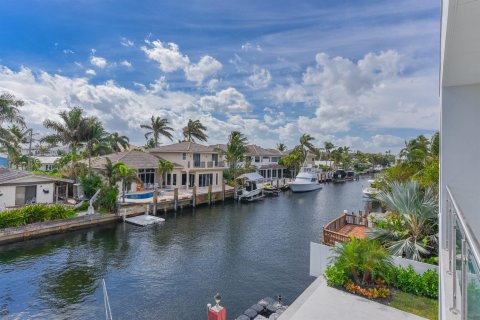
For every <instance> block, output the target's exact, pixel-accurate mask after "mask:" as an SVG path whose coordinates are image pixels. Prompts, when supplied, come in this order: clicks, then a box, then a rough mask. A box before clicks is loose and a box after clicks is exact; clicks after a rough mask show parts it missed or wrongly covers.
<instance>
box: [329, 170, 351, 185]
mask: <svg viewBox="0 0 480 320" xmlns="http://www.w3.org/2000/svg"><path fill="white" fill-rule="evenodd" d="M346 177H347V172H346V171H345V170H343V169H337V170H335V172H334V173H333V175H332V181H333V182H345V178H346Z"/></svg>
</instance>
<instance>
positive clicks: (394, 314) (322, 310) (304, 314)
mask: <svg viewBox="0 0 480 320" xmlns="http://www.w3.org/2000/svg"><path fill="white" fill-rule="evenodd" d="M278 319H279V320H318V319H334V320H352V319H355V320H385V319H389V320H397V319H398V320H422V319H424V318H422V317H419V316H416V315H414V314H411V313H408V312H404V311H401V310H398V309H395V308H392V307H389V306H386V305H383V304H381V303H378V302H374V301H371V300H368V299H365V298H362V297H359V296H355V295H353V294H349V293H347V292H343V291H341V290H337V289H334V288H331V287H329V286H327V284H326V283H325V280H324V279H323V277H319V278H318V279H317V280H315V281H314V282H313V283H312V284H311V285H310V286H309V287H308V288H307V289H306V290H305V291H304V292H303V293H302V294H301V295H300V296H299V297H298V298H297V300H295V302H294V303H293V304H292V305H290V307H289V308H288V309H287V310H286V311H285V312H284V313H283V314H282V315H281V316H280V317H279V318H278Z"/></svg>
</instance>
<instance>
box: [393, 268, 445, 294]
mask: <svg viewBox="0 0 480 320" xmlns="http://www.w3.org/2000/svg"><path fill="white" fill-rule="evenodd" d="M388 281H389V282H390V284H391V285H392V286H394V287H395V288H397V289H400V290H402V291H404V292H407V293H412V294H415V295H417V296H425V297H430V298H437V297H438V273H437V271H436V270H427V271H425V272H424V273H423V274H421V275H419V274H417V273H416V272H415V270H414V269H413V267H412V266H408V268H402V267H393V268H392V269H391V270H390V273H389V279H388Z"/></svg>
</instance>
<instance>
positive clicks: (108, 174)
mask: <svg viewBox="0 0 480 320" xmlns="http://www.w3.org/2000/svg"><path fill="white" fill-rule="evenodd" d="M105 160H106V161H107V162H106V163H105V166H104V170H103V171H102V174H103V175H104V176H105V178H107V181H108V185H109V186H111V187H112V186H114V185H115V183H117V182H118V181H119V180H120V174H119V171H118V168H119V167H120V166H125V164H124V163H123V162H116V163H113V162H112V161H111V160H110V158H108V157H106V158H105Z"/></svg>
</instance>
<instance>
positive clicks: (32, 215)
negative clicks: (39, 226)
mask: <svg viewBox="0 0 480 320" xmlns="http://www.w3.org/2000/svg"><path fill="white" fill-rule="evenodd" d="M74 216H75V210H73V209H67V208H65V207H64V206H62V205H58V204H57V205H46V204H32V205H28V206H24V207H21V208H17V209H12V210H4V211H2V212H0V228H8V227H19V226H22V225H25V224H29V223H34V222H41V221H48V220H54V219H66V218H71V217H74Z"/></svg>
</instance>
